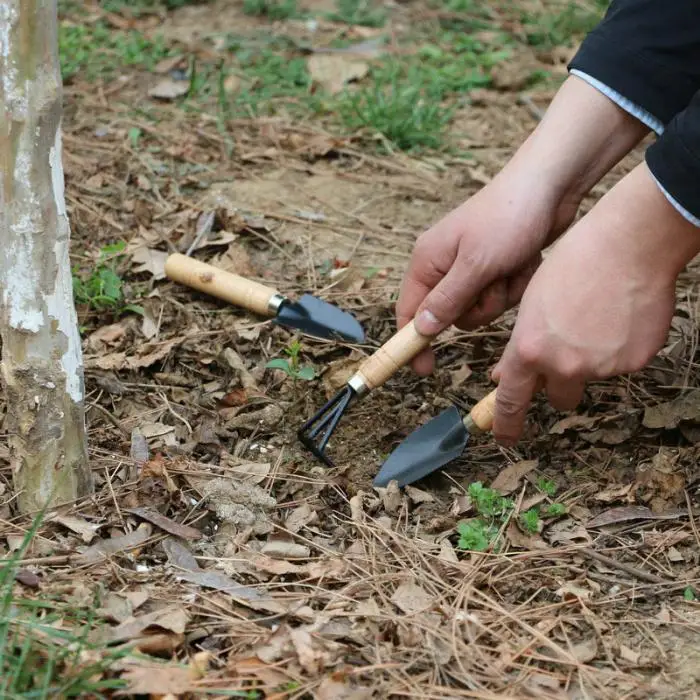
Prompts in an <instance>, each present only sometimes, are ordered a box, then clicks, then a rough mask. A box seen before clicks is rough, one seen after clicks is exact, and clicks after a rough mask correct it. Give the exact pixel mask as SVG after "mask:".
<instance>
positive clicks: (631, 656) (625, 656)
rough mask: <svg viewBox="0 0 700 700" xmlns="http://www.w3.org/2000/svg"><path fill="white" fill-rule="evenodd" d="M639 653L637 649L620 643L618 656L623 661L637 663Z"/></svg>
mask: <svg viewBox="0 0 700 700" xmlns="http://www.w3.org/2000/svg"><path fill="white" fill-rule="evenodd" d="M640 656H641V654H640V653H639V652H638V651H635V650H634V649H630V648H629V647H628V646H625V645H624V644H620V658H621V659H622V660H623V661H626V662H627V663H629V664H635V665H636V664H638V663H639V657H640Z"/></svg>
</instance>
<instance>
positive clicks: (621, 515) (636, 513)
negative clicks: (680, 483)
mask: <svg viewBox="0 0 700 700" xmlns="http://www.w3.org/2000/svg"><path fill="white" fill-rule="evenodd" d="M687 514H688V513H687V511H686V510H681V509H676V510H672V511H669V512H667V513H654V512H652V511H651V510H649V508H647V507H646V506H621V507H620V508H610V510H606V511H604V512H602V513H600V514H599V515H596V516H595V517H594V518H591V519H590V520H589V521H588V522H587V523H586V527H587V528H594V527H604V526H605V525H613V524H615V523H624V522H627V521H629V520H675V519H676V518H678V517H681V516H684V515H687Z"/></svg>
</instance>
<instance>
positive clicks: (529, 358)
mask: <svg viewBox="0 0 700 700" xmlns="http://www.w3.org/2000/svg"><path fill="white" fill-rule="evenodd" d="M543 351H544V343H543V342H542V341H541V340H540V338H538V337H537V336H534V335H524V336H521V337H520V338H518V339H517V340H516V342H515V352H516V355H517V357H518V359H519V360H520V362H521V363H522V364H523V365H524V366H526V367H533V366H535V365H537V364H539V362H540V360H541V358H542V356H543Z"/></svg>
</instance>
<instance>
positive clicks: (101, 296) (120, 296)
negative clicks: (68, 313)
mask: <svg viewBox="0 0 700 700" xmlns="http://www.w3.org/2000/svg"><path fill="white" fill-rule="evenodd" d="M125 248H126V243H124V241H119V242H118V243H114V244H111V245H108V246H105V247H104V248H102V249H101V250H100V256H99V258H98V261H97V266H96V267H95V269H94V270H93V271H92V273H91V274H90V275H89V276H88V277H86V278H85V279H83V278H81V277H80V276H79V274H78V270H76V269H74V270H73V295H74V297H75V301H76V303H78V304H87V305H88V306H89V307H91V308H92V309H94V310H95V311H114V312H116V313H118V314H121V313H124V312H126V311H133V312H134V313H138V314H143V308H142V307H141V306H136V305H134V304H124V292H123V280H122V278H121V277H120V276H119V273H118V272H117V269H116V268H117V265H118V264H119V263H120V262H121V260H122V259H123V256H122V255H121V253H122V252H123V251H124V249H125Z"/></svg>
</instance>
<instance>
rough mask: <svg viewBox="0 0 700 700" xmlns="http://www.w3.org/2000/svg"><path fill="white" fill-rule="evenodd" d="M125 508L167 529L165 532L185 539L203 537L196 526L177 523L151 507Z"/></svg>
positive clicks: (162, 528)
mask: <svg viewBox="0 0 700 700" xmlns="http://www.w3.org/2000/svg"><path fill="white" fill-rule="evenodd" d="M124 510H125V511H126V512H127V513H133V514H134V515H138V517H139V518H143V519H144V520H148V522H149V523H152V524H153V525H155V526H156V527H159V528H160V529H161V530H165V532H169V533H170V534H171V535H175V536H176V537H182V538H183V539H185V540H199V539H201V538H202V537H203V535H202V533H201V532H200V531H199V530H197V529H196V528H194V527H190V526H189V525H182V524H181V523H176V522H175V521H174V520H171V519H170V518H166V517H165V516H164V515H161V514H160V513H158V512H157V511H155V510H151V509H150V508H125V509H124Z"/></svg>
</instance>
